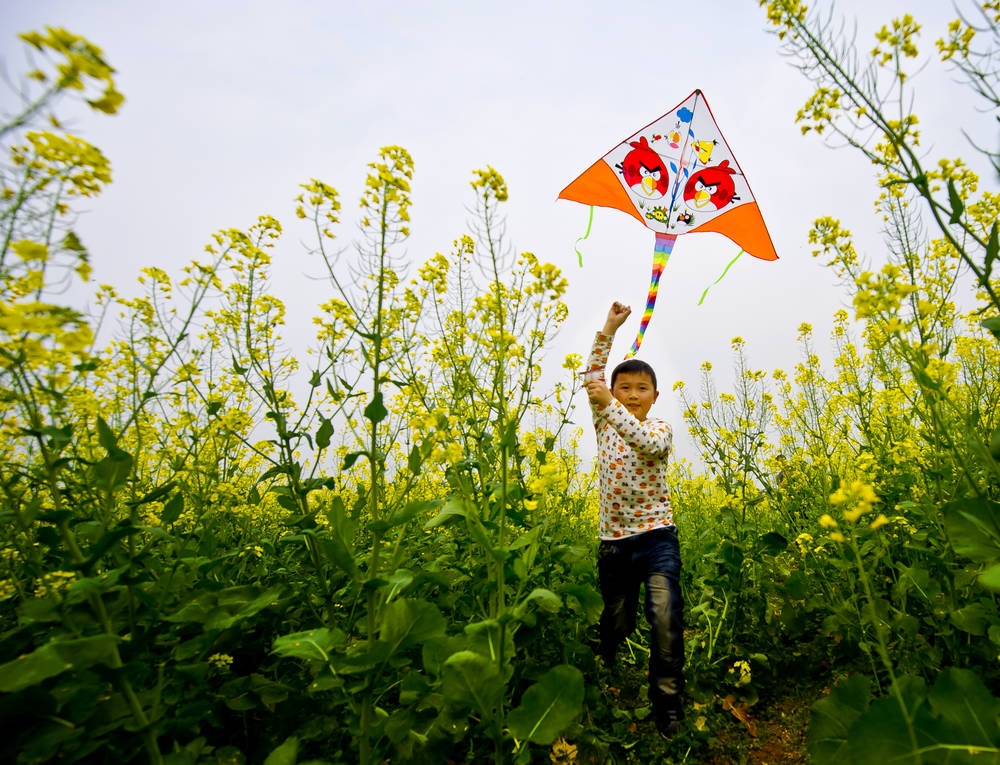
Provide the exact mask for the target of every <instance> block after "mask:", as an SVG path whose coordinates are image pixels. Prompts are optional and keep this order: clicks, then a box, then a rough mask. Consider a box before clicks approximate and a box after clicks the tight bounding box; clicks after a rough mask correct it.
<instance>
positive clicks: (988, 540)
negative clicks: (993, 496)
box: [943, 498, 1000, 562]
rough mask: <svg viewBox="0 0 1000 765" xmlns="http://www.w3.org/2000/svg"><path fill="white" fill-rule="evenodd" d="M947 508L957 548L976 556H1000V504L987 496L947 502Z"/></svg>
mask: <svg viewBox="0 0 1000 765" xmlns="http://www.w3.org/2000/svg"><path fill="white" fill-rule="evenodd" d="M943 511H944V526H945V529H947V531H948V537H949V538H950V539H951V544H952V546H953V547H954V548H955V552H957V553H958V554H959V555H964V556H966V557H967V558H972V560H982V561H991V562H992V561H995V560H997V559H998V558H1000V505H998V504H997V503H996V502H992V501H990V500H987V499H979V498H970V499H960V500H955V501H953V502H949V503H947V504H946V505H945V506H944V508H943Z"/></svg>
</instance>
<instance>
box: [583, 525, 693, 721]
mask: <svg viewBox="0 0 1000 765" xmlns="http://www.w3.org/2000/svg"><path fill="white" fill-rule="evenodd" d="M597 574H598V580H599V582H600V586H601V596H602V597H603V598H604V610H603V612H602V613H601V621H600V626H599V630H600V649H599V650H600V653H601V656H602V657H603V658H604V661H605V663H606V664H608V665H609V666H610V665H611V663H612V662H613V661H614V658H615V653H616V652H617V650H618V646H619V645H621V643H622V642H623V641H624V640H625V638H626V637H628V636H629V635H631V634H632V632H633V631H634V630H635V622H636V612H637V611H638V608H639V585H640V584H643V583H644V584H645V585H646V601H645V613H646V621H647V622H649V699H650V701H652V702H653V704H654V706H657V705H676V704H679V703H680V697H681V694H682V693H683V692H684V599H683V598H682V597H681V585H680V576H681V554H680V547H679V546H678V543H677V529H676V528H668V529H654V530H653V531H647V532H645V533H644V534H637V535H636V536H633V537H626V538H625V539H615V540H601V543H600V546H599V547H598V551H597Z"/></svg>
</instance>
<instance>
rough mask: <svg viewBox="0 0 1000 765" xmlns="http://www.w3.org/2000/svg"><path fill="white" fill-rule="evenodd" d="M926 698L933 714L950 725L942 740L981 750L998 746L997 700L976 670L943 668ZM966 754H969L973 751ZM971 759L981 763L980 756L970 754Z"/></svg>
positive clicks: (999, 731) (999, 728)
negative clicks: (947, 733) (947, 734)
mask: <svg viewBox="0 0 1000 765" xmlns="http://www.w3.org/2000/svg"><path fill="white" fill-rule="evenodd" d="M927 697H928V700H929V701H930V704H931V708H932V709H933V710H934V713H935V715H937V716H938V717H940V718H941V719H942V721H944V722H946V723H948V724H949V725H950V735H949V736H948V737H947V739H945V740H944V741H941V743H945V744H957V745H959V746H963V747H970V748H971V747H981V748H984V749H989V748H992V749H996V748H998V747H1000V727H998V725H997V716H998V715H1000V699H996V698H994V697H993V694H992V693H990V692H989V690H987V688H986V686H985V685H984V684H983V681H982V680H981V679H980V677H979V675H977V674H976V673H975V672H972V671H971V670H968V669H957V668H955V667H950V668H948V669H946V670H944V671H943V672H942V673H941V674H940V675H939V676H938V678H937V680H936V681H935V682H934V687H933V688H931V690H930V693H928V695H927ZM934 738H937V737H936V736H935V737H934ZM968 754H969V755H970V756H971V755H972V752H968ZM993 756H994V757H996V754H995V753H994V755H993ZM963 759H964V758H963ZM953 761H954V760H953ZM971 761H972V762H980V761H982V757H980V758H979V759H975V757H973V759H972V760H971Z"/></svg>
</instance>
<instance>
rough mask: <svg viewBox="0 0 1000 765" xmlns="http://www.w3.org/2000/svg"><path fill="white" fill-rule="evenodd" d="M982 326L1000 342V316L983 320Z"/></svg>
mask: <svg viewBox="0 0 1000 765" xmlns="http://www.w3.org/2000/svg"><path fill="white" fill-rule="evenodd" d="M980 326H981V327H982V328H983V329H985V330H987V331H988V332H990V333H992V335H993V337H995V338H996V339H997V340H1000V316H993V317H991V318H989V319H983V320H982V321H981V322H980Z"/></svg>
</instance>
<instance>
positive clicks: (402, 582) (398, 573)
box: [385, 568, 413, 603]
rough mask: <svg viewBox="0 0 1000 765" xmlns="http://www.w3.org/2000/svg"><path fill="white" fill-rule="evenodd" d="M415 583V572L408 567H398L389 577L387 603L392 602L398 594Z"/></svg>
mask: <svg viewBox="0 0 1000 765" xmlns="http://www.w3.org/2000/svg"><path fill="white" fill-rule="evenodd" d="M411 584H413V572H412V571H410V570H409V569H408V568H397V569H396V570H395V571H393V572H392V575H391V576H390V577H389V580H388V585H389V590H388V592H387V593H386V595H385V601H386V603H391V602H392V601H393V600H394V599H395V597H396V596H397V595H399V594H400V593H402V592H403V591H404V590H405V589H406V588H407V587H409V586H410V585H411Z"/></svg>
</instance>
